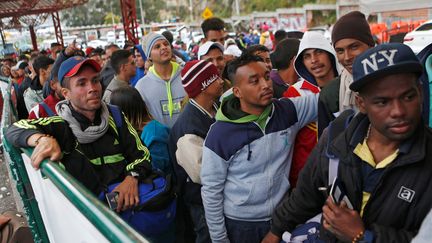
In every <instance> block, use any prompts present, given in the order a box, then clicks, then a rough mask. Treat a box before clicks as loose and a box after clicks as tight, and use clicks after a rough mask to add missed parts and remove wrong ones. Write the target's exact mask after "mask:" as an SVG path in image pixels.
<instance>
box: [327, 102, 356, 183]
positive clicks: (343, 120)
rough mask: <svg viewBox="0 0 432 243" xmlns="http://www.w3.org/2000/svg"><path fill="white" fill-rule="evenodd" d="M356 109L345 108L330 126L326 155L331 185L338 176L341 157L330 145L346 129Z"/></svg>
mask: <svg viewBox="0 0 432 243" xmlns="http://www.w3.org/2000/svg"><path fill="white" fill-rule="evenodd" d="M354 115H355V111H354V110H351V109H349V110H345V111H344V112H342V113H341V114H340V115H339V116H338V117H337V118H336V119H335V120H333V121H332V122H331V123H330V124H329V126H328V139H327V144H326V155H327V157H328V158H329V173H328V185H331V184H332V183H333V181H334V179H335V178H336V177H337V174H338V168H339V158H338V157H337V156H336V155H335V154H333V153H332V152H331V151H330V149H329V147H330V143H331V142H332V141H333V140H334V139H335V138H336V137H337V136H338V135H339V134H341V133H342V132H343V131H345V129H346V128H347V127H348V125H349V123H350V122H351V119H352V118H353V117H354Z"/></svg>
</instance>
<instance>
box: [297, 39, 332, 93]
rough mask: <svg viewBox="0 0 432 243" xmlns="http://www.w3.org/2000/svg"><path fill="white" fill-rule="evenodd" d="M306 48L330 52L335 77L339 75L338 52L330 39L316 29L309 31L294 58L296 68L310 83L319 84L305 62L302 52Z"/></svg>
mask: <svg viewBox="0 0 432 243" xmlns="http://www.w3.org/2000/svg"><path fill="white" fill-rule="evenodd" d="M306 49H320V50H324V51H326V52H327V53H329V54H330V60H331V62H332V66H333V69H334V72H335V77H336V76H339V73H340V66H339V63H338V61H337V58H336V52H335V50H334V48H333V47H332V46H331V44H330V41H329V40H327V39H326V38H325V37H324V36H323V35H322V34H320V33H318V32H316V31H307V32H306V33H305V34H304V35H303V38H302V40H301V42H300V46H299V50H298V53H297V56H296V58H295V60H294V68H295V70H296V72H297V73H298V75H300V77H302V78H303V79H305V80H307V81H309V82H310V83H312V84H314V85H316V86H318V84H317V81H316V79H315V77H314V76H313V75H312V74H311V73H310V72H309V71H308V70H307V69H306V67H305V65H304V64H303V57H302V54H303V52H304V51H305V50H306Z"/></svg>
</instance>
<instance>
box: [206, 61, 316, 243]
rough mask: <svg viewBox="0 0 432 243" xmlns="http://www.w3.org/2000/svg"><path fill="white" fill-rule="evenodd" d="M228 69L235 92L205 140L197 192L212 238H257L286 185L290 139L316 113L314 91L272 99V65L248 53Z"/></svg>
mask: <svg viewBox="0 0 432 243" xmlns="http://www.w3.org/2000/svg"><path fill="white" fill-rule="evenodd" d="M228 73H229V76H230V80H233V81H234V87H233V94H232V95H230V96H228V97H226V98H224V100H223V102H222V105H221V107H220V109H219V110H218V112H217V114H216V122H215V123H214V124H213V125H212V126H211V128H210V131H209V133H208V135H207V137H206V140H205V142H204V148H203V159H202V168H201V184H202V189H201V195H202V199H203V204H204V209H205V216H206V220H207V225H208V227H209V231H210V237H211V240H212V242H236V243H238V242H240V243H241V242H259V241H260V240H261V239H262V238H263V237H264V236H265V234H266V231H268V230H269V229H270V219H271V214H272V212H273V209H274V208H275V207H276V205H277V204H278V203H279V201H280V200H281V199H282V197H283V195H284V194H285V193H286V192H287V191H288V189H289V187H290V185H289V181H288V174H289V170H290V166H291V158H292V150H293V143H294V139H295V136H296V133H297V131H298V130H300V129H301V128H302V127H303V126H305V125H306V124H308V123H310V122H311V121H314V119H316V118H317V96H316V95H309V96H304V97H301V98H295V99H291V100H290V99H281V100H275V99H273V88H272V81H271V79H270V76H269V73H270V70H268V68H266V65H265V63H264V61H263V60H262V59H261V58H260V57H258V56H254V55H251V54H247V53H246V54H243V55H242V56H241V57H239V58H238V59H236V60H234V61H233V62H232V64H230V66H229V69H228Z"/></svg>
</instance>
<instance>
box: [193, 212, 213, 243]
mask: <svg viewBox="0 0 432 243" xmlns="http://www.w3.org/2000/svg"><path fill="white" fill-rule="evenodd" d="M188 208H189V212H190V215H191V218H192V222H193V224H194V231H195V234H196V238H195V243H211V240H210V234H209V229H208V226H207V221H206V219H205V213H204V207H203V206H198V205H188Z"/></svg>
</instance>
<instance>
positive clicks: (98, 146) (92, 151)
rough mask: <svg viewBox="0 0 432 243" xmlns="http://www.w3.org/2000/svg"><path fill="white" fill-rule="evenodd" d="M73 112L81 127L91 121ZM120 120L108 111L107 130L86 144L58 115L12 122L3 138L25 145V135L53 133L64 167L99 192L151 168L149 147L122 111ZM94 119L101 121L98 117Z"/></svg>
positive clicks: (142, 175)
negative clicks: (119, 123)
mask: <svg viewBox="0 0 432 243" xmlns="http://www.w3.org/2000/svg"><path fill="white" fill-rule="evenodd" d="M72 114H73V116H74V117H75V118H76V119H77V120H78V121H79V122H80V125H81V128H82V129H85V128H86V127H88V126H89V125H90V124H91V123H90V121H89V120H87V118H85V117H83V116H82V115H80V114H79V113H77V112H72ZM96 117H98V116H97V115H96ZM99 117H100V116H99ZM122 120H123V121H122V124H123V125H122V126H121V127H119V128H117V127H116V124H115V122H114V119H113V116H112V114H110V116H109V128H108V131H107V132H106V133H105V134H104V135H103V136H102V137H101V138H99V139H98V140H96V141H94V142H92V143H88V144H81V143H79V142H78V140H77V139H76V137H75V135H74V134H73V133H72V130H71V129H70V128H69V124H68V123H67V122H66V121H65V120H63V119H62V118H61V117H59V116H53V117H47V118H40V119H36V120H20V121H18V122H15V123H14V124H12V125H11V126H10V127H9V128H8V130H7V132H6V138H7V140H8V141H10V142H11V143H12V144H13V145H14V146H17V147H28V145H27V139H28V138H29V137H30V136H31V135H33V134H35V133H44V134H49V135H52V136H53V137H54V138H56V139H57V141H58V143H59V145H60V147H61V150H62V151H63V159H62V164H63V165H64V166H65V168H66V170H67V171H68V172H69V173H70V174H71V175H72V176H74V177H75V178H76V179H78V180H79V181H80V182H81V183H83V184H84V185H85V186H86V187H87V188H88V189H89V190H91V191H92V192H94V193H100V192H102V191H103V190H104V189H105V188H106V187H107V186H108V185H110V184H113V183H116V182H121V181H123V179H124V178H125V177H126V175H127V174H128V173H130V172H131V171H134V172H137V173H139V175H140V177H143V178H144V177H146V176H147V175H148V174H150V172H151V164H150V160H151V159H150V153H149V151H148V149H147V148H146V147H145V146H144V145H143V144H142V142H141V140H140V138H139V136H138V134H137V132H136V131H135V129H134V128H133V127H132V125H131V124H130V123H129V121H128V120H127V119H126V118H125V117H124V115H122ZM95 123H96V124H97V123H100V118H99V121H98V120H95ZM118 130H119V131H118Z"/></svg>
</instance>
